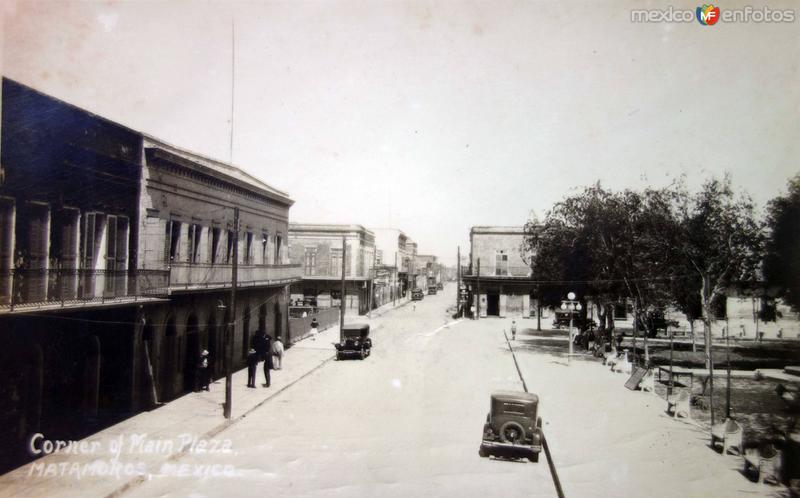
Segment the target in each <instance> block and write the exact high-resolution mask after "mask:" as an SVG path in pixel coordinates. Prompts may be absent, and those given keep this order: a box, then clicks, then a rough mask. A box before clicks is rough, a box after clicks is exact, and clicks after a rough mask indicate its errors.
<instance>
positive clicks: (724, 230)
mask: <svg viewBox="0 0 800 498" xmlns="http://www.w3.org/2000/svg"><path fill="white" fill-rule="evenodd" d="M675 197H676V200H677V203H676V208H677V211H676V217H677V219H678V221H679V223H680V225H679V226H680V229H679V230H678V231H677V232H676V234H675V237H674V238H672V239H671V240H670V242H669V244H670V250H672V251H674V252H675V254H676V255H677V256H679V258H680V260H681V261H680V262H679V264H678V265H676V267H677V268H686V269H688V270H690V271H691V273H692V274H694V275H695V280H696V282H697V284H695V288H696V289H697V288H699V293H700V304H701V307H702V310H703V323H704V328H705V356H706V365H707V366H708V368H709V370H710V372H709V373H710V377H709V382H710V388H711V422H712V424H713V422H714V401H713V389H714V380H713V368H714V366H713V362H712V360H711V345H712V344H711V336H712V333H711V330H712V325H713V321H714V313H713V303H714V301H715V300H716V299H717V297H718V296H722V295H724V293H725V291H726V290H727V289H729V288H733V287H742V286H752V282H754V281H755V280H756V276H757V270H758V267H759V263H760V260H761V257H762V244H763V229H762V228H763V225H762V223H761V222H760V221H758V220H757V219H756V215H755V208H754V206H753V202H752V201H751V200H750V198H749V197H747V196H745V195H736V194H735V193H734V192H733V190H732V188H731V182H730V177H728V176H725V178H724V179H722V180H719V179H716V178H714V179H711V180H709V181H707V182H706V183H705V184H704V185H703V187H702V189H701V190H700V192H698V193H697V194H694V195H689V194H688V193H686V191H685V189H678V190H676V192H675Z"/></svg>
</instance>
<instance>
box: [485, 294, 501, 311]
mask: <svg viewBox="0 0 800 498" xmlns="http://www.w3.org/2000/svg"><path fill="white" fill-rule="evenodd" d="M486 314H487V315H488V316H500V294H486Z"/></svg>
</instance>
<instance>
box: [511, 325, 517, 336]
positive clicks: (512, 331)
mask: <svg viewBox="0 0 800 498" xmlns="http://www.w3.org/2000/svg"><path fill="white" fill-rule="evenodd" d="M511 339H512V340H517V322H516V321H515V320H511Z"/></svg>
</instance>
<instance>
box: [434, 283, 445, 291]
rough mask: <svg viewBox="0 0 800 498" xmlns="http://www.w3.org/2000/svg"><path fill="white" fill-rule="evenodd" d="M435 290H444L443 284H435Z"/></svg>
mask: <svg viewBox="0 0 800 498" xmlns="http://www.w3.org/2000/svg"><path fill="white" fill-rule="evenodd" d="M436 290H444V284H443V283H441V282H439V283H438V284H436Z"/></svg>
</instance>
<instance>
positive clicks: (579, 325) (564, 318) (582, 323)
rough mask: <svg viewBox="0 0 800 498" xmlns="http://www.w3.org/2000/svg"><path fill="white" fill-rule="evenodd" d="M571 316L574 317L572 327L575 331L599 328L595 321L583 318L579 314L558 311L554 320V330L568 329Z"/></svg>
mask: <svg viewBox="0 0 800 498" xmlns="http://www.w3.org/2000/svg"><path fill="white" fill-rule="evenodd" d="M570 315H572V326H573V327H574V328H575V330H592V329H594V328H595V327H596V326H597V324H596V323H595V322H594V320H591V319H589V318H583V317H581V316H580V315H579V314H578V313H574V312H571V311H561V310H556V311H555V316H554V318H553V328H554V329H560V328H562V327H563V328H565V329H568V328H569V321H570Z"/></svg>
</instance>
